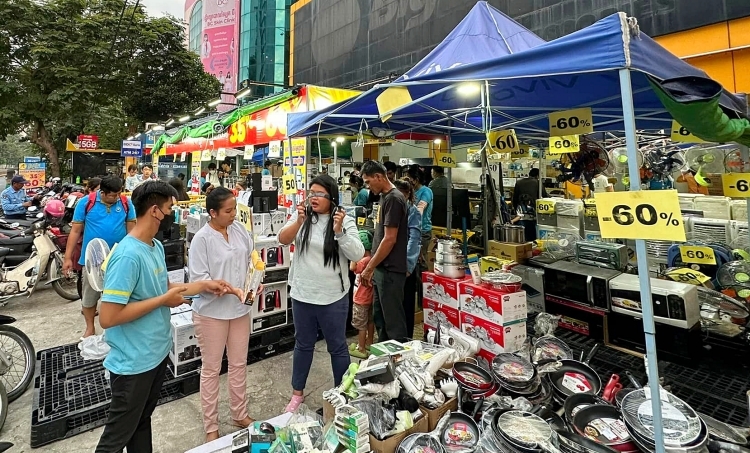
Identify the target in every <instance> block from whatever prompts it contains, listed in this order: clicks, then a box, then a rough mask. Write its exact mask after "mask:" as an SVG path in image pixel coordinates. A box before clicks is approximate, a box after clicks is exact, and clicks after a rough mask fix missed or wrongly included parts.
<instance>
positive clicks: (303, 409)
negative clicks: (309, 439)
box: [287, 403, 324, 428]
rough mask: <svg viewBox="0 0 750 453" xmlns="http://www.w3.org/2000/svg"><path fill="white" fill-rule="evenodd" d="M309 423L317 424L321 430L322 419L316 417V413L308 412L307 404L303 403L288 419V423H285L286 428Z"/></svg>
mask: <svg viewBox="0 0 750 453" xmlns="http://www.w3.org/2000/svg"><path fill="white" fill-rule="evenodd" d="M309 422H318V424H320V426H321V428H322V426H323V425H324V423H323V417H321V416H320V415H318V413H317V412H315V411H313V410H310V408H309V407H308V406H307V404H304V403H303V404H300V405H299V407H298V408H297V410H296V411H295V412H294V414H292V416H291V417H290V418H289V422H287V426H292V425H296V424H298V423H309Z"/></svg>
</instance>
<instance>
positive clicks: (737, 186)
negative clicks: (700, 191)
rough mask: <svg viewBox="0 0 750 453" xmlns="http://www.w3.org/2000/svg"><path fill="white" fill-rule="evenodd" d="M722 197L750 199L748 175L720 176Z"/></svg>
mask: <svg viewBox="0 0 750 453" xmlns="http://www.w3.org/2000/svg"><path fill="white" fill-rule="evenodd" d="M721 183H722V185H723V186H724V195H725V196H727V197H737V198H750V173H726V174H723V175H721Z"/></svg>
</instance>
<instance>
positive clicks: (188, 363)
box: [169, 310, 201, 377]
mask: <svg viewBox="0 0 750 453" xmlns="http://www.w3.org/2000/svg"><path fill="white" fill-rule="evenodd" d="M170 324H171V330H172V349H171V350H170V351H169V360H170V362H171V364H170V365H171V367H172V372H173V373H174V375H175V377H177V376H182V375H183V374H186V373H188V372H190V371H193V370H195V369H196V368H197V365H199V363H198V364H196V363H194V362H197V361H199V360H200V359H201V349H200V348H199V347H198V339H197V338H196V337H195V328H194V326H193V311H192V310H188V311H183V312H180V313H176V314H173V315H172V316H171V317H170Z"/></svg>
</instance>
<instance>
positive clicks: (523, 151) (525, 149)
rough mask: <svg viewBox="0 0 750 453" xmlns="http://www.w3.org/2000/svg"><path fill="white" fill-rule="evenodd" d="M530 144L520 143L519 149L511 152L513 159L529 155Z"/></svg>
mask: <svg viewBox="0 0 750 453" xmlns="http://www.w3.org/2000/svg"><path fill="white" fill-rule="evenodd" d="M529 149H530V146H529V145H518V149H517V150H516V151H511V152H510V157H512V158H513V159H520V158H522V157H529Z"/></svg>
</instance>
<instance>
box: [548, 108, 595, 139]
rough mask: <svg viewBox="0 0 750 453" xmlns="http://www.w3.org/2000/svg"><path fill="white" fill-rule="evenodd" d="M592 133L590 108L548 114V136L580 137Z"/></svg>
mask: <svg viewBox="0 0 750 453" xmlns="http://www.w3.org/2000/svg"><path fill="white" fill-rule="evenodd" d="M592 132H594V118H593V115H592V113H591V107H584V108H580V109H573V110H564V111H561V112H554V113H550V114H549V135H552V136H555V137H557V136H561V135H580V134H590V133H592Z"/></svg>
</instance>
